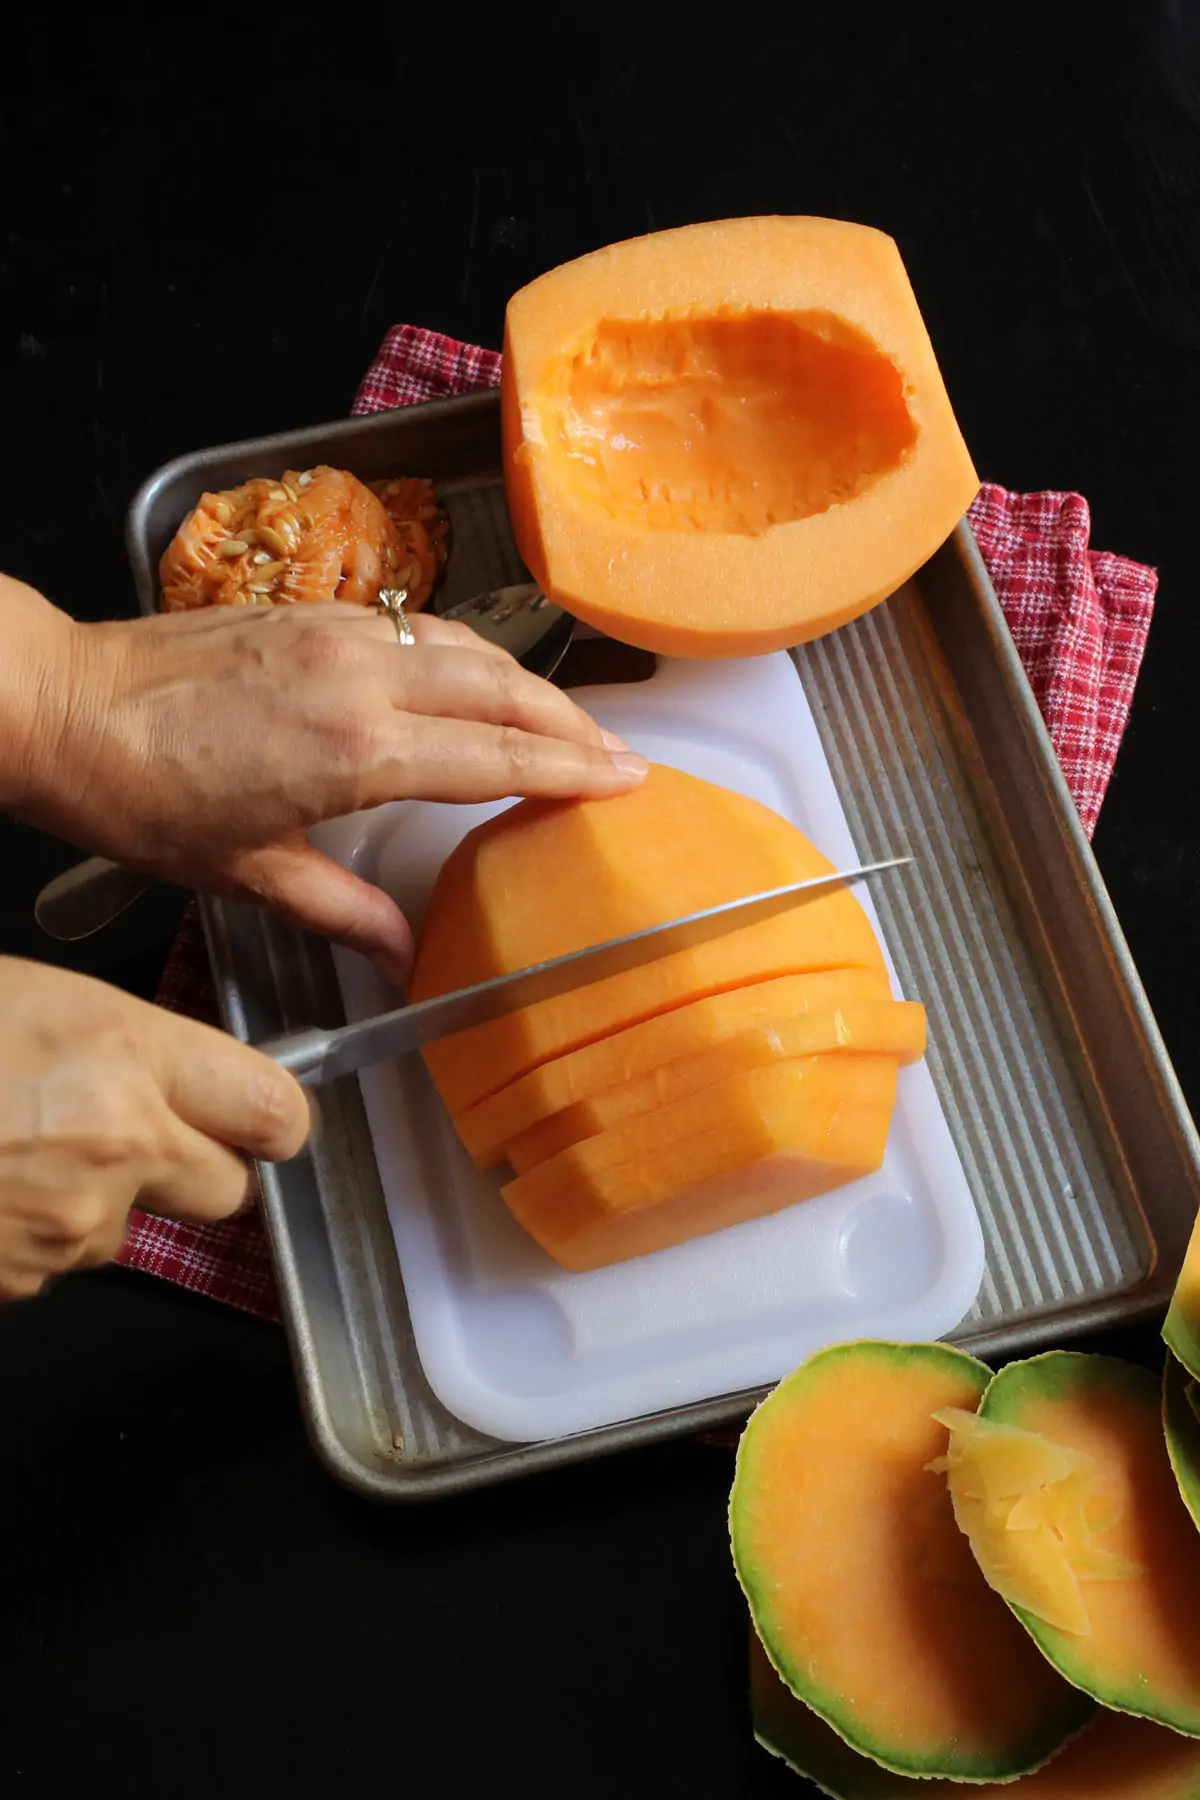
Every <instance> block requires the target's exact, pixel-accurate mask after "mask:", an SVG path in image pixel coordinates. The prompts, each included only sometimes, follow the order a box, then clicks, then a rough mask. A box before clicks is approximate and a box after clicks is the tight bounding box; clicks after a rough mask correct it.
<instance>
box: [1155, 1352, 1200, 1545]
mask: <svg viewBox="0 0 1200 1800" xmlns="http://www.w3.org/2000/svg"><path fill="white" fill-rule="evenodd" d="M1162 1409H1163V1435H1164V1437H1165V1438H1166V1441H1167V1455H1168V1456H1169V1457H1170V1459H1171V1467H1172V1469H1173V1470H1174V1472H1175V1480H1176V1483H1177V1484H1178V1487H1179V1492H1180V1495H1181V1496H1182V1499H1183V1504H1184V1505H1185V1506H1186V1507H1187V1509H1188V1511H1189V1512H1190V1513H1191V1515H1192V1523H1193V1524H1194V1525H1196V1526H1200V1385H1198V1384H1197V1382H1196V1381H1195V1379H1194V1378H1193V1377H1192V1376H1191V1375H1189V1374H1188V1372H1187V1370H1186V1369H1185V1368H1184V1366H1183V1364H1182V1363H1181V1362H1179V1361H1178V1360H1177V1359H1176V1358H1175V1357H1174V1356H1170V1355H1168V1357H1167V1359H1166V1364H1165V1367H1164V1368H1163V1397H1162Z"/></svg>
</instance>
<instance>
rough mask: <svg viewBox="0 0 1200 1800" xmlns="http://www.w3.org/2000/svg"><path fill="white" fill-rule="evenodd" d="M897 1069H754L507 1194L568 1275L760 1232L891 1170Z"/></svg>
mask: <svg viewBox="0 0 1200 1800" xmlns="http://www.w3.org/2000/svg"><path fill="white" fill-rule="evenodd" d="M895 1100H896V1059H895V1057H885V1056H810V1057H804V1058H800V1059H798V1060H796V1061H792V1062H782V1063H776V1064H774V1065H772V1066H770V1067H763V1068H758V1069H749V1070H746V1071H745V1072H744V1073H742V1074H740V1075H736V1076H733V1077H731V1078H730V1079H728V1080H726V1081H722V1082H718V1083H717V1084H716V1085H714V1086H712V1087H708V1088H704V1089H703V1090H701V1091H700V1092H699V1093H695V1094H691V1095H689V1096H688V1097H687V1098H686V1099H683V1100H677V1101H675V1102H674V1103H673V1104H672V1105H669V1106H663V1107H661V1108H659V1109H658V1110H657V1111H655V1112H652V1113H638V1114H636V1115H635V1116H633V1117H631V1118H626V1119H622V1120H620V1121H619V1122H618V1123H617V1124H615V1125H614V1126H612V1127H611V1129H610V1130H608V1131H605V1132H602V1133H601V1134H600V1136H598V1137H591V1138H587V1139H585V1140H584V1141H583V1142H581V1143H576V1144H572V1145H571V1146H570V1148H569V1149H566V1150H562V1151H560V1152H559V1154H558V1155H557V1156H552V1157H550V1158H549V1160H548V1161H546V1162H543V1163H539V1164H538V1166H537V1167H536V1168H533V1169H530V1170H529V1172H528V1173H527V1174H525V1175H520V1176H518V1177H517V1179H516V1180H515V1181H513V1182H510V1183H509V1184H508V1186H507V1187H505V1188H504V1189H503V1190H502V1191H503V1194H504V1199H505V1202H506V1203H507V1205H508V1208H509V1210H510V1211H511V1212H512V1214H513V1216H514V1217H515V1218H516V1219H517V1220H518V1222H519V1223H520V1224H521V1225H523V1226H524V1228H525V1230H526V1231H528V1232H529V1234H530V1236H531V1237H534V1238H536V1239H537V1241H538V1243H539V1244H541V1246H542V1248H543V1249H544V1250H546V1251H548V1252H549V1254H550V1255H551V1256H552V1257H554V1259H555V1261H556V1262H559V1263H561V1264H562V1265H563V1267H564V1268H567V1269H577V1270H578V1269H595V1268H600V1267H602V1266H604V1265H606V1264H609V1263H615V1262H622V1261H625V1260H626V1259H627V1258H629V1257H633V1256H646V1255H648V1254H649V1253H650V1252H652V1251H655V1250H665V1249H667V1248H669V1247H670V1246H671V1245H674V1244H680V1243H684V1242H686V1241H687V1240H688V1239H691V1238H695V1237H702V1236H704V1235H705V1234H706V1233H707V1232H711V1231H720V1230H722V1229H724V1228H725V1227H726V1226H729V1225H739V1224H741V1223H743V1222H744V1221H745V1220H747V1219H757V1218H762V1217H764V1216H765V1215H766V1214H768V1213H773V1212H779V1211H781V1210H782V1208H784V1207H785V1206H792V1205H795V1204H796V1203H797V1202H798V1201H801V1200H808V1199H811V1198H812V1197H813V1196H814V1195H816V1194H821V1193H825V1192H826V1191H827V1190H828V1189H829V1188H832V1187H840V1186H841V1185H842V1184H843V1183H844V1182H847V1181H853V1180H855V1179H856V1178H858V1177H859V1176H862V1175H867V1174H870V1173H871V1172H872V1171H873V1170H874V1169H877V1168H878V1167H879V1165H880V1163H881V1162H882V1161H883V1153H884V1149H885V1146H886V1144H887V1136H888V1128H889V1126H890V1124H891V1118H892V1109H893V1107H894V1105H895Z"/></svg>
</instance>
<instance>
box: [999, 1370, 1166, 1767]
mask: <svg viewBox="0 0 1200 1800" xmlns="http://www.w3.org/2000/svg"><path fill="white" fill-rule="evenodd" d="M980 1411H981V1416H982V1417H984V1418H985V1419H991V1420H995V1421H996V1422H998V1423H1001V1424H1008V1425H1016V1426H1019V1427H1020V1428H1021V1429H1022V1430H1025V1431H1032V1432H1037V1433H1039V1434H1040V1435H1041V1436H1043V1437H1045V1438H1046V1439H1048V1440H1049V1442H1050V1443H1051V1444H1054V1445H1059V1446H1062V1447H1064V1448H1065V1449H1067V1450H1069V1451H1077V1452H1080V1453H1081V1454H1082V1455H1083V1456H1085V1457H1086V1458H1087V1459H1088V1460H1089V1462H1090V1463H1091V1464H1092V1466H1093V1467H1094V1469H1095V1471H1096V1476H1097V1480H1098V1482H1099V1483H1100V1484H1101V1485H1102V1487H1103V1488H1104V1489H1105V1490H1106V1492H1107V1494H1108V1496H1109V1505H1110V1516H1111V1517H1112V1518H1113V1519H1114V1521H1115V1522H1114V1523H1113V1524H1112V1526H1111V1528H1110V1529H1109V1530H1107V1531H1105V1532H1103V1533H1102V1534H1098V1536H1097V1544H1098V1547H1099V1548H1100V1549H1102V1550H1104V1551H1107V1552H1108V1553H1109V1554H1111V1555H1113V1556H1116V1557H1120V1558H1122V1559H1124V1560H1125V1561H1127V1562H1129V1563H1131V1564H1134V1565H1136V1566H1138V1567H1139V1568H1140V1570H1141V1573H1140V1574H1139V1575H1138V1576H1136V1577H1135V1578H1133V1579H1129V1580H1120V1581H1096V1582H1092V1583H1089V1584H1088V1587H1087V1613H1088V1621H1089V1624H1090V1627H1091V1629H1090V1633H1089V1634H1088V1635H1086V1636H1083V1635H1078V1634H1072V1633H1069V1632H1065V1631H1061V1630H1058V1629H1057V1628H1056V1627H1054V1626H1052V1625H1049V1624H1046V1623H1045V1622H1044V1621H1043V1620H1041V1619H1039V1618H1037V1617H1035V1616H1034V1615H1033V1614H1032V1613H1029V1612H1026V1611H1022V1610H1021V1609H1020V1608H1014V1610H1015V1611H1016V1613H1017V1616H1018V1617H1019V1618H1020V1619H1021V1620H1022V1622H1023V1623H1024V1625H1025V1626H1026V1628H1027V1629H1028V1631H1029V1632H1030V1634H1031V1635H1032V1636H1033V1637H1034V1639H1035V1640H1036V1642H1037V1643H1038V1645H1039V1646H1040V1648H1041V1650H1042V1651H1043V1653H1044V1654H1045V1655H1046V1656H1047V1657H1048V1658H1049V1659H1050V1660H1051V1661H1052V1662H1053V1663H1054V1664H1055V1666H1056V1667H1057V1668H1058V1669H1060V1670H1061V1671H1062V1673H1063V1674H1064V1675H1065V1676H1066V1677H1067V1679H1068V1680H1069V1681H1073V1682H1075V1683H1076V1685H1077V1686H1079V1687H1080V1688H1082V1689H1084V1690H1085V1691H1086V1692H1088V1693H1092V1694H1094V1695H1095V1696H1096V1698H1097V1699H1099V1700H1101V1701H1103V1703H1104V1704H1105V1705H1106V1706H1111V1707H1113V1708H1115V1709H1117V1710H1118V1711H1122V1712H1130V1713H1135V1714H1138V1715H1139V1716H1141V1717H1143V1718H1149V1719H1154V1720H1157V1721H1158V1722H1160V1723H1162V1724H1165V1725H1169V1726H1171V1727H1172V1729H1174V1730H1176V1731H1182V1732H1185V1733H1187V1734H1188V1735H1189V1736H1193V1737H1200V1606H1198V1605H1197V1595H1198V1594H1200V1535H1198V1534H1197V1532H1196V1528H1195V1526H1194V1525H1193V1523H1192V1520H1191V1517H1190V1516H1189V1514H1188V1512H1187V1509H1186V1507H1185V1506H1184V1503H1183V1500H1182V1499H1181V1497H1180V1493H1179V1489H1178V1487H1177V1485H1176V1481H1175V1476H1174V1474H1173V1473H1172V1469H1171V1463H1170V1460H1169V1458H1168V1455H1167V1448H1166V1444H1165V1442H1164V1439H1163V1429H1162V1418H1161V1400H1160V1391H1159V1383H1158V1382H1157V1380H1156V1379H1155V1378H1154V1376H1152V1375H1151V1374H1150V1373H1149V1372H1148V1371H1147V1370H1145V1369H1139V1368H1136V1367H1134V1366H1133V1365H1132V1364H1129V1363H1124V1362H1120V1361H1118V1360H1117V1359H1116V1358H1115V1357H1109V1356H1085V1355H1081V1354H1078V1353H1076V1352H1069V1351H1064V1350H1056V1351H1051V1352H1049V1353H1047V1354H1046V1355H1044V1356H1038V1357H1033V1358H1030V1359H1029V1360H1028V1361H1026V1362H1019V1363H1010V1364H1009V1365H1008V1367H1007V1368H1005V1369H1002V1370H1001V1371H1000V1373H999V1374H998V1375H997V1376H996V1377H995V1379H994V1380H993V1382H992V1384H991V1386H990V1387H989V1388H988V1392H987V1395H986V1398H985V1400H984V1402H983V1405H982V1407H981V1409H980Z"/></svg>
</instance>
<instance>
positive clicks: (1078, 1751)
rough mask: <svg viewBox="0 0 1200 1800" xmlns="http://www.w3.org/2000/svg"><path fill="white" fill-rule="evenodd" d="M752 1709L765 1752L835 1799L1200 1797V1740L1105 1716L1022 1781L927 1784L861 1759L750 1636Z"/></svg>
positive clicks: (1122, 1715)
mask: <svg viewBox="0 0 1200 1800" xmlns="http://www.w3.org/2000/svg"><path fill="white" fill-rule="evenodd" d="M750 1704H751V1709H752V1712H753V1718H754V1735H755V1737H756V1738H757V1740H758V1742H759V1743H760V1744H761V1745H762V1747H763V1749H764V1750H769V1751H770V1753H771V1754H772V1756H777V1757H779V1758H780V1760H781V1761H783V1762H785V1763H787V1765H788V1767H789V1768H791V1769H793V1770H794V1771H795V1773H796V1774H797V1775H803V1776H805V1777H806V1778H807V1779H808V1780H809V1781H811V1782H814V1783H815V1784H816V1786H817V1787H818V1788H820V1790H821V1791H822V1793H825V1794H830V1795H832V1796H833V1800H962V1796H963V1794H964V1792H965V1793H966V1794H968V1795H971V1796H972V1797H973V1800H1196V1797H1197V1795H1200V1744H1198V1743H1196V1741H1195V1740H1194V1739H1192V1738H1185V1737H1180V1736H1179V1735H1178V1733H1177V1732H1174V1731H1165V1730H1164V1729H1163V1727H1162V1726H1161V1725H1152V1724H1151V1723H1150V1722H1149V1720H1147V1719H1132V1718H1130V1717H1129V1716H1128V1714H1126V1713H1101V1714H1100V1715H1099V1717H1098V1718H1096V1719H1095V1720H1094V1722H1093V1723H1092V1724H1090V1725H1088V1726H1087V1727H1086V1728H1085V1729H1084V1730H1083V1731H1081V1732H1080V1733H1079V1734H1078V1735H1077V1736H1076V1737H1073V1738H1072V1739H1071V1740H1070V1742H1069V1743H1068V1744H1066V1745H1064V1747H1063V1748H1062V1749H1061V1750H1059V1751H1058V1752H1057V1753H1056V1754H1055V1756H1054V1758H1053V1759H1052V1761H1050V1762H1048V1763H1046V1764H1044V1765H1043V1767H1042V1768H1040V1769H1035V1770H1034V1772H1033V1774H1031V1775H1022V1776H1020V1777H1018V1779H1017V1780H1016V1781H1006V1782H991V1781H988V1782H983V1783H972V1784H971V1785H970V1786H969V1787H964V1785H963V1783H961V1782H957V1781H918V1780H914V1779H912V1778H911V1777H909V1776H906V1775H896V1774H893V1773H892V1771H891V1770H889V1769H882V1768H880V1766H879V1764H878V1763H875V1762H872V1761H871V1760H870V1759H869V1758H868V1757H865V1756H860V1755H859V1754H858V1753H857V1751H854V1750H852V1749H851V1748H850V1746H849V1744H847V1743H844V1742H843V1740H842V1739H841V1738H840V1737H839V1736H838V1735H837V1733H836V1731H832V1730H831V1729H830V1727H829V1726H828V1725H826V1723H825V1721H824V1720H823V1719H821V1718H819V1717H818V1716H817V1714H816V1713H815V1712H813V1710H812V1708H811V1707H808V1706H805V1705H804V1703H803V1702H802V1701H800V1700H797V1698H796V1696H795V1695H794V1694H793V1693H792V1692H791V1691H790V1690H789V1689H788V1688H787V1687H785V1686H784V1684H783V1682H782V1681H781V1680H780V1679H779V1677H778V1675H777V1674H776V1673H775V1671H774V1669H773V1668H772V1667H771V1664H770V1662H769V1661H768V1659H767V1654H766V1652H765V1650H764V1649H763V1647H762V1645H761V1644H760V1643H759V1641H758V1639H757V1638H756V1637H754V1635H753V1633H752V1634H751V1640H750Z"/></svg>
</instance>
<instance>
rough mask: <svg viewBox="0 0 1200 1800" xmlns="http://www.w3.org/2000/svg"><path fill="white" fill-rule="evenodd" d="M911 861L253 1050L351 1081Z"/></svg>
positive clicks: (710, 913)
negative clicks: (381, 1065)
mask: <svg viewBox="0 0 1200 1800" xmlns="http://www.w3.org/2000/svg"><path fill="white" fill-rule="evenodd" d="M911 861H912V858H911V857H908V856H893V857H891V858H889V859H888V861H886V862H876V863H863V864H862V865H861V866H860V867H859V868H857V869H840V870H834V871H833V872H831V873H830V874H828V875H816V876H813V877H812V878H810V879H809V880H808V881H794V882H792V883H791V884H790V885H789V886H787V887H779V888H768V889H767V890H766V892H765V893H761V894H746V895H744V896H743V897H742V898H741V899H740V900H725V901H723V902H722V903H721V905H719V906H709V907H706V908H705V909H704V911H703V912H696V913H688V914H687V915H686V917H684V918H682V919H668V920H666V921H665V922H664V923H663V924H661V925H648V926H646V928H645V929H644V930H642V931H631V932H630V933H629V934H628V936H626V937H619V938H609V939H607V940H606V941H605V942H604V943H602V944H591V945H589V946H588V948H587V949H586V950H573V951H572V952H571V953H570V955H568V956H556V957H555V958H554V959H553V960H552V961H551V962H544V963H533V964H532V965H531V966H530V967H529V968H526V969H514V970H512V972H511V973H510V974H507V975H497V976H495V977H494V978H493V979H492V980H491V981H480V982H477V983H476V984H475V986H474V987H466V988H456V989H455V990H454V992H453V993H450V994H439V995H438V996H437V997H436V998H435V999H433V1000H419V1001H417V1003H416V1004H415V1005H413V1006H401V1007H399V1008H398V1009H397V1010H396V1011H395V1012H388V1013H381V1014H380V1015H379V1017H378V1018H374V1019H364V1020H363V1021H362V1023H361V1024H358V1025H343V1026H340V1027H339V1028H338V1029H336V1030H330V1031H322V1030H314V1031H298V1032H293V1033H290V1034H289V1035H288V1036H286V1037H278V1038H271V1039H269V1040H268V1042H266V1043H263V1044H259V1045H258V1048H259V1049H260V1050H261V1051H262V1052H263V1053H264V1055H266V1056H269V1057H271V1058H273V1060H274V1061H275V1062H277V1063H279V1064H280V1066H281V1067H282V1068H284V1069H287V1070H289V1071H290V1072H291V1073H292V1074H293V1075H295V1076H296V1077H297V1079H298V1080H300V1081H305V1082H307V1083H308V1084H309V1085H310V1086H312V1087H320V1086H321V1085H322V1084H323V1083H324V1082H327V1081H335V1080H336V1079H337V1078H338V1076H339V1075H350V1074H353V1072H354V1071H355V1070H356V1069H364V1068H366V1067H368V1066H369V1065H370V1064H371V1063H377V1062H383V1061H384V1060H385V1059H386V1058H388V1057H393V1056H405V1055H407V1054H408V1052H409V1051H410V1050H418V1049H420V1047H421V1045H422V1044H429V1043H432V1042H433V1041H434V1040H435V1039H436V1038H444V1037H450V1036H452V1035H453V1033H454V1032H456V1031H466V1030H467V1028H468V1027H469V1026H471V1025H482V1024H485V1023H486V1021H487V1020H489V1019H498V1018H499V1017H500V1016H501V1015H502V1014H504V1013H510V1012H518V1011H519V1010H520V1008H521V1007H523V1006H535V1005H536V1004H537V1003H538V1002H539V1001H540V1000H554V999H557V997H558V996H559V995H560V994H568V993H570V992H572V990H573V989H575V988H580V987H587V986H589V985H590V984H591V983H592V982H593V981H605V980H607V979H608V977H609V976H610V975H624V974H625V972H626V971H627V970H629V969H638V968H641V966H642V965H643V964H644V963H648V962H657V961H658V959H659V957H662V956H674V955H675V954H676V953H677V952H678V951H680V950H692V949H695V947H696V946H697V945H698V944H707V943H711V942H712V941H713V939H714V938H720V937H724V936H726V934H727V933H728V932H731V931H744V930H745V929H746V927H747V926H749V925H760V924H762V923H763V921H764V920H766V919H773V918H775V917H776V916H777V914H779V913H783V912H787V911H788V910H789V909H790V908H791V907H793V906H796V905H798V904H799V903H800V902H801V901H803V900H805V899H807V898H809V897H811V896H813V895H816V894H819V893H822V892H823V891H825V890H826V889H828V888H835V887H842V886H844V885H845V884H846V883H847V882H851V881H861V880H862V879H863V877H864V876H866V875H878V874H880V873H881V872H882V871H883V870H884V869H899V868H902V867H903V866H904V864H905V863H908V862H911Z"/></svg>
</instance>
